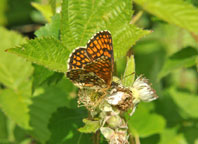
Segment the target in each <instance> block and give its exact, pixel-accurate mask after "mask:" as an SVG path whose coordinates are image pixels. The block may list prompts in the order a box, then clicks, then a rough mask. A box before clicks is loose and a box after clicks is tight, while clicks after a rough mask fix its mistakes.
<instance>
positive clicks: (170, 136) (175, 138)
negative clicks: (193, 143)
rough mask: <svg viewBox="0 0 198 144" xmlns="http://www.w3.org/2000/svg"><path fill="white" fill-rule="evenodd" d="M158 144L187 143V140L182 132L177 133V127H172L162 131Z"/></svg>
mask: <svg viewBox="0 0 198 144" xmlns="http://www.w3.org/2000/svg"><path fill="white" fill-rule="evenodd" d="M159 144H187V141H186V139H185V137H184V135H183V134H181V133H179V134H178V133H177V128H172V129H165V130H164V131H163V133H162V134H161V136H160V142H159Z"/></svg>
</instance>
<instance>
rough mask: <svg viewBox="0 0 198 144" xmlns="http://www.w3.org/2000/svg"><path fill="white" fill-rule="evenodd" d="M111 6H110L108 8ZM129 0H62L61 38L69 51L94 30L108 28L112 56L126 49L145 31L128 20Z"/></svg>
mask: <svg viewBox="0 0 198 144" xmlns="http://www.w3.org/2000/svg"><path fill="white" fill-rule="evenodd" d="M109 7H111V8H109ZM132 13H133V12H132V2H131V1H130V0H126V1H120V0H116V1H111V0H109V1H96V2H94V3H93V2H92V1H91V0H87V1H77V0H74V1H67V0H64V1H63V5H62V19H61V39H62V41H63V43H64V44H65V45H66V46H67V47H68V49H70V51H72V50H73V49H74V48H76V47H78V46H85V45H86V44H87V42H88V40H89V39H90V38H91V37H92V36H93V35H94V34H95V33H96V32H98V31H101V30H109V31H110V32H111V34H112V38H113V46H114V57H115V60H117V58H119V57H123V56H125V55H126V52H127V51H128V49H129V48H131V46H132V45H134V44H135V42H136V41H137V40H139V39H140V38H142V37H144V36H145V35H147V34H149V31H144V30H142V29H141V28H138V27H136V26H134V25H132V24H130V20H131V16H132Z"/></svg>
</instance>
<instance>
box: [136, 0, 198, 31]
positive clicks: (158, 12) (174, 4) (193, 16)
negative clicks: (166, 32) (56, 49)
mask: <svg viewBox="0 0 198 144" xmlns="http://www.w3.org/2000/svg"><path fill="white" fill-rule="evenodd" d="M134 2H135V3H137V4H138V5H140V6H142V8H143V9H144V10H146V11H148V12H150V13H151V14H153V15H155V16H157V17H159V18H161V19H163V20H165V21H167V22H169V23H171V24H175V25H178V26H180V27H182V28H184V29H187V30H189V31H191V32H198V8H196V7H194V6H193V5H191V4H188V3H186V2H184V1H183V0H134Z"/></svg>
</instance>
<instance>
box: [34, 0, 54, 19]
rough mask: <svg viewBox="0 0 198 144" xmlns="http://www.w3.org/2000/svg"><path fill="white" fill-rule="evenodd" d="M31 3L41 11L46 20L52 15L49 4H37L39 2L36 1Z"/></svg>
mask: <svg viewBox="0 0 198 144" xmlns="http://www.w3.org/2000/svg"><path fill="white" fill-rule="evenodd" d="M31 4H32V6H33V7H34V8H36V9H37V10H39V11H40V12H41V13H42V15H43V16H44V17H45V19H46V20H47V21H48V22H50V21H51V17H52V15H53V12H52V9H51V6H50V5H44V4H39V3H36V2H32V3H31Z"/></svg>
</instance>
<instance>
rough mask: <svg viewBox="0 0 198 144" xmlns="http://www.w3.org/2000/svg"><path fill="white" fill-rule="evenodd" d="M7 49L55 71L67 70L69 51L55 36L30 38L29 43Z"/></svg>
mask: <svg viewBox="0 0 198 144" xmlns="http://www.w3.org/2000/svg"><path fill="white" fill-rule="evenodd" d="M7 51H8V52H11V53H15V54H17V55H19V56H22V57H24V58H26V59H28V60H30V61H32V62H34V63H37V64H40V65H43V66H45V67H47V68H49V69H51V70H54V71H58V72H66V71H67V58H68V56H69V52H68V50H67V48H66V47H65V46H64V45H63V44H62V43H61V42H60V41H58V40H56V39H54V38H53V37H43V38H37V39H34V40H29V41H28V43H26V44H23V45H21V46H19V47H17V48H12V49H8V50H7Z"/></svg>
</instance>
